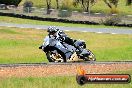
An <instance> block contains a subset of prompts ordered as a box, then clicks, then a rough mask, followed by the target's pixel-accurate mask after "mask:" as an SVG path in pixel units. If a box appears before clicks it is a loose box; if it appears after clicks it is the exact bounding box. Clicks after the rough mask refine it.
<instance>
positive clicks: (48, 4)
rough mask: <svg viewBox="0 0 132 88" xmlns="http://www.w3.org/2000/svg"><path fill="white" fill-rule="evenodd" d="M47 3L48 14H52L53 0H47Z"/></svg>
mask: <svg viewBox="0 0 132 88" xmlns="http://www.w3.org/2000/svg"><path fill="white" fill-rule="evenodd" d="M46 5H47V14H50V12H51V10H50V9H51V0H46Z"/></svg>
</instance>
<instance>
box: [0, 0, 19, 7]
mask: <svg viewBox="0 0 132 88" xmlns="http://www.w3.org/2000/svg"><path fill="white" fill-rule="evenodd" d="M21 1H22V0H0V4H6V5H15V6H18V4H19V3H20V2H21Z"/></svg>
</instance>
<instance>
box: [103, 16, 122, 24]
mask: <svg viewBox="0 0 132 88" xmlns="http://www.w3.org/2000/svg"><path fill="white" fill-rule="evenodd" d="M120 22H121V18H120V17H119V16H111V17H107V18H106V19H105V21H104V22H103V24H104V25H113V26H114V25H116V24H118V23H120Z"/></svg>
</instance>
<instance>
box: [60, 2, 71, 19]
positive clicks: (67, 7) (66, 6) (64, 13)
mask: <svg viewBox="0 0 132 88" xmlns="http://www.w3.org/2000/svg"><path fill="white" fill-rule="evenodd" d="M71 6H72V2H71V0H64V1H63V2H62V6H61V7H60V10H59V14H58V16H59V17H70V16H71V15H72V11H71V10H72V9H71V8H72V7H71Z"/></svg>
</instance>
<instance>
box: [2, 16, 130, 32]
mask: <svg viewBox="0 0 132 88" xmlns="http://www.w3.org/2000/svg"><path fill="white" fill-rule="evenodd" d="M0 22H7V23H17V24H35V25H47V26H53V25H54V26H65V27H87V28H118V29H119V28H121V29H131V28H129V27H116V26H105V25H87V24H72V23H61V22H50V21H37V20H30V19H21V18H14V17H7V16H0Z"/></svg>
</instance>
